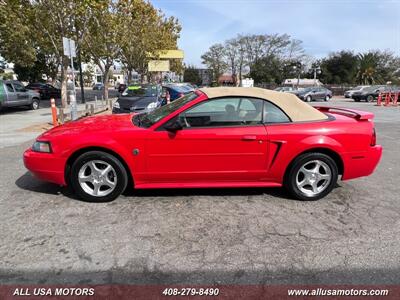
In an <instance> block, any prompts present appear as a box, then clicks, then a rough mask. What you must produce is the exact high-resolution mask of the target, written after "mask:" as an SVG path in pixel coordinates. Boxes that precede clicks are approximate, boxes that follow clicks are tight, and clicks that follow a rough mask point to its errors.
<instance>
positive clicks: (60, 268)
mask: <svg viewBox="0 0 400 300" xmlns="http://www.w3.org/2000/svg"><path fill="white" fill-rule="evenodd" d="M333 102H335V103H334V104H338V106H346V107H352V108H359V109H364V110H369V111H373V112H374V113H375V114H376V128H377V134H378V142H379V143H380V144H382V145H383V146H384V154H383V158H382V161H381V163H380V165H379V167H378V169H377V171H376V172H375V173H374V174H373V175H372V176H370V177H366V178H361V179H358V180H354V181H348V182H339V184H338V187H337V188H336V189H335V190H334V191H333V192H332V193H331V194H330V195H329V196H328V197H326V198H324V199H322V200H319V201H316V202H301V201H294V200H290V199H288V198H287V196H286V194H285V193H284V192H282V191H281V190H280V189H219V190H212V189H209V190H169V191H164V190H156V191H145V192H144V191H142V192H136V193H131V194H128V195H125V196H121V197H120V198H118V199H117V200H115V201H113V202H111V203H98V204H92V203H86V202H82V201H79V200H76V199H75V198H74V196H73V195H72V194H71V192H70V191H69V190H68V189H66V188H59V187H58V186H55V185H52V184H48V183H44V182H41V181H38V180H36V179H34V178H32V177H31V175H29V174H28V173H27V172H26V170H25V168H24V166H23V164H22V159H21V155H22V152H23V150H24V149H25V148H26V147H28V146H29V145H30V144H31V142H26V143H23V144H20V145H15V146H11V147H5V148H3V149H1V157H0V161H1V170H2V171H1V173H0V189H1V191H2V193H1V194H0V211H1V212H2V216H1V219H0V227H1V228H2V230H0V241H1V243H0V257H1V260H0V283H3V284H11V283H40V284H56V283H80V284H101V283H130V284H135V283H137V284H138V283H142V284H143V283H147V284H150V283H152V284H160V283H163V284H173V283H180V284H213V283H225V284H229V283H237V284H246V283H247V284H271V283H291V284H296V283H302V284H312V283H314V284H323V283H330V284H340V283H342V284H399V283H400V252H399V249H400V239H399V236H400V201H399V193H400V187H399V184H398V181H399V178H400V169H399V167H398V166H397V162H398V159H399V158H398V157H399V149H400V132H399V127H400V118H399V108H393V107H375V106H373V105H371V104H368V103H354V102H350V101H348V100H340V101H333ZM330 104H332V103H330Z"/></svg>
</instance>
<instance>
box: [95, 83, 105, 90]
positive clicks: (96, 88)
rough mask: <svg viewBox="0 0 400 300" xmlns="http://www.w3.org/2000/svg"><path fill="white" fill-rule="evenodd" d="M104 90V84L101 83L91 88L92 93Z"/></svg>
mask: <svg viewBox="0 0 400 300" xmlns="http://www.w3.org/2000/svg"><path fill="white" fill-rule="evenodd" d="M103 89H104V84H102V83H96V84H95V85H94V86H93V91H101V90H103Z"/></svg>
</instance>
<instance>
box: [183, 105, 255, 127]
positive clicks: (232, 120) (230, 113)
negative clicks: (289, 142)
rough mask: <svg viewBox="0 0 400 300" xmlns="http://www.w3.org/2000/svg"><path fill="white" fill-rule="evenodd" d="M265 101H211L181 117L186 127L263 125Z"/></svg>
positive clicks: (186, 112)
mask: <svg viewBox="0 0 400 300" xmlns="http://www.w3.org/2000/svg"><path fill="white" fill-rule="evenodd" d="M262 109H263V100H260V99H251V98H221V99H214V100H209V101H206V102H202V103H200V104H199V105H196V106H195V107H194V108H190V109H188V110H186V111H185V112H183V113H181V114H180V115H179V120H180V122H181V123H182V125H183V126H184V127H187V128H190V127H223V126H244V125H257V124H261V123H262Z"/></svg>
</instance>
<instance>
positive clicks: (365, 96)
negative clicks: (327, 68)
mask: <svg viewBox="0 0 400 300" xmlns="http://www.w3.org/2000/svg"><path fill="white" fill-rule="evenodd" d="M387 88H388V87H386V86H384V85H372V86H370V87H368V88H365V89H363V90H361V91H358V92H354V93H353V95H352V96H351V97H352V98H353V99H354V101H356V102H359V101H361V100H363V101H367V102H372V101H374V100H376V99H377V98H378V96H379V93H380V92H383V91H384V90H385V89H387Z"/></svg>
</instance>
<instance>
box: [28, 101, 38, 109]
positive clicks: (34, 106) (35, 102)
mask: <svg viewBox="0 0 400 300" xmlns="http://www.w3.org/2000/svg"><path fill="white" fill-rule="evenodd" d="M39 103H40V102H39V100H38V99H33V100H32V103H31V104H30V105H29V107H30V108H31V109H32V110H37V109H39Z"/></svg>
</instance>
